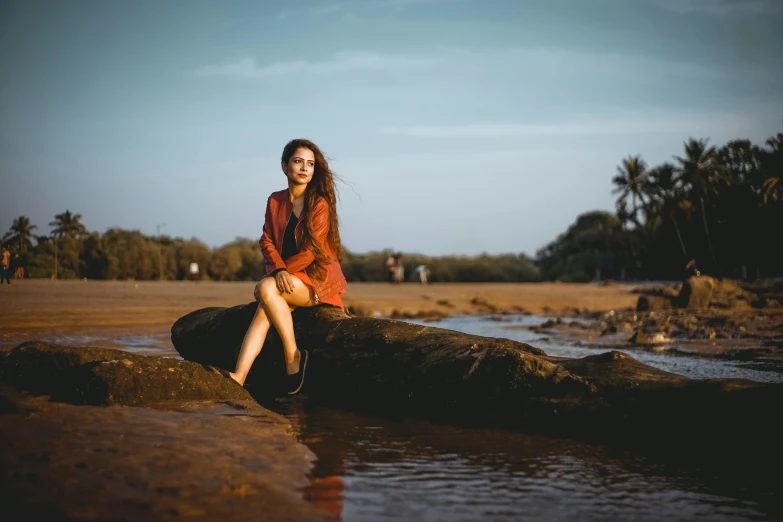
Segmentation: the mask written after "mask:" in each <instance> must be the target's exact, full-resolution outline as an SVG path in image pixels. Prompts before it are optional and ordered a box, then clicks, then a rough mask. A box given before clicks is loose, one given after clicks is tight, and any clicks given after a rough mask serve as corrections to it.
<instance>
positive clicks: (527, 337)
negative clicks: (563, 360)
mask: <svg viewBox="0 0 783 522" xmlns="http://www.w3.org/2000/svg"><path fill="white" fill-rule="evenodd" d="M500 317H501V318H502V320H501V321H497V320H492V319H491V318H490V316H475V315H474V316H468V315H462V316H459V315H458V316H452V317H448V318H446V319H443V320H442V321H438V322H436V323H426V322H423V321H410V322H412V323H416V324H426V325H429V326H435V327H437V328H446V329H449V330H457V331H460V332H465V333H470V334H475V335H483V336H487V337H505V338H507V339H512V340H514V341H520V342H523V343H528V344H530V345H532V346H535V347H536V348H541V349H542V350H544V351H545V352H546V353H547V354H548V355H553V356H557V357H584V356H586V355H596V354H599V353H604V352H607V351H609V350H610V348H606V347H595V346H590V345H589V344H588V343H587V342H582V341H579V342H567V341H564V340H562V339H556V338H553V336H551V335H546V334H540V333H536V332H533V331H531V330H528V329H527V328H525V327H527V326H536V325H540V324H542V323H543V322H545V321H546V320H547V319H548V318H545V317H540V316H535V315H531V316H524V315H508V316H500ZM628 335H630V334H628ZM669 346H673V347H676V346H677V345H676V342H674V343H670V344H669ZM663 348H665V347H661V346H658V347H656V349H663ZM611 349H612V350H617V351H620V352H624V353H627V354H628V355H630V356H631V357H633V358H634V359H636V360H637V361H640V362H643V363H645V364H649V365H650V366H654V367H655V368H659V369H661V370H665V371H667V372H671V373H676V374H679V375H684V376H686V377H691V378H694V379H707V378H709V379H713V378H739V379H750V380H752V381H759V382H783V373H782V372H781V371H780V366H779V365H776V364H772V363H761V362H748V361H730V360H721V359H709V358H705V357H694V356H688V355H681V354H675V353H666V352H662V353H660V352H654V351H648V350H644V349H638V348H634V349H631V348H623V347H617V348H611Z"/></svg>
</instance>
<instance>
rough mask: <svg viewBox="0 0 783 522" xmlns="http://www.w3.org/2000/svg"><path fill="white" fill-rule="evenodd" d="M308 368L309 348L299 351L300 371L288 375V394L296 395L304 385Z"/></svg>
mask: <svg viewBox="0 0 783 522" xmlns="http://www.w3.org/2000/svg"><path fill="white" fill-rule="evenodd" d="M306 369H307V350H300V351H299V371H298V372H296V373H293V374H291V375H288V376H287V377H286V387H287V388H288V395H296V394H297V393H299V390H301V389H302V386H304V378H305V370H306Z"/></svg>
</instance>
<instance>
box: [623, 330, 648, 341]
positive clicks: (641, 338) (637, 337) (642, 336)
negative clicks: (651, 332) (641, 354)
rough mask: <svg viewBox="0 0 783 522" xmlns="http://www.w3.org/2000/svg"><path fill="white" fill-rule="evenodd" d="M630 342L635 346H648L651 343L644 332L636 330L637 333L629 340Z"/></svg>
mask: <svg viewBox="0 0 783 522" xmlns="http://www.w3.org/2000/svg"><path fill="white" fill-rule="evenodd" d="M628 342H629V343H634V344H647V343H648V342H649V339H648V338H647V336H646V335H645V334H644V332H643V331H641V330H636V332H634V334H633V335H632V336H631V338H630V339H628Z"/></svg>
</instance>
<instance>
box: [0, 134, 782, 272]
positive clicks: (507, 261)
mask: <svg viewBox="0 0 783 522" xmlns="http://www.w3.org/2000/svg"><path fill="white" fill-rule="evenodd" d="M781 176H783V133H778V134H777V135H776V136H773V137H771V138H769V139H768V140H767V141H766V143H765V145H764V146H757V145H754V144H752V143H751V142H750V141H749V140H745V139H737V140H732V141H730V142H728V143H726V144H725V145H723V146H722V147H714V146H711V145H710V144H709V141H708V140H707V139H694V138H690V139H688V140H687V141H686V142H685V144H684V151H683V153H682V155H681V156H676V155H675V156H673V160H672V161H671V162H665V163H663V164H661V165H657V166H654V167H652V168H649V167H648V165H647V163H646V162H645V161H644V159H643V158H642V157H641V155H635V156H628V157H627V158H625V159H624V160H622V162H621V164H620V165H619V166H618V167H617V173H616V174H615V175H614V177H613V178H612V183H613V185H614V193H616V194H618V198H617V202H616V209H615V212H614V213H612V212H605V211H592V212H588V213H585V214H583V215H580V216H579V217H578V218H577V219H576V221H575V222H574V224H572V225H571V226H570V227H569V228H568V229H567V230H566V231H565V232H563V233H562V234H560V235H559V236H558V237H557V238H556V239H555V240H554V241H552V242H551V243H549V244H548V245H546V246H545V247H543V248H542V249H540V250H539V251H538V252H537V254H536V257H535V259H531V258H529V257H528V256H526V255H524V254H501V255H487V254H482V255H479V256H442V257H430V256H425V255H422V254H405V255H404V256H403V261H404V263H405V266H406V267H407V268H408V270H407V276H406V278H407V279H408V280H413V273H412V272H413V270H412V269H413V268H414V267H416V266H418V265H420V264H423V265H426V266H427V268H428V269H429V270H430V273H431V281H435V282H437V281H440V282H473V281H475V282H480V281H485V282H523V281H540V280H562V281H590V280H595V279H608V278H611V279H621V280H625V279H677V278H681V277H682V276H683V275H685V266H686V264H687V263H688V261H690V260H691V259H694V260H696V262H697V263H698V267H699V269H700V270H701V271H702V272H703V273H708V274H712V275H716V276H728V277H735V278H743V279H756V278H759V277H770V276H781V275H783V258H782V256H781V254H780V251H781V250H783V249H781V248H780V243H781V241H780V238H781V237H782V234H781V232H782V230H781V229H783V183H781ZM81 219H82V216H81V214H74V213H72V212H71V211H70V210H66V211H65V212H63V213H61V214H57V215H56V216H55V218H54V221H52V222H51V223H49V226H51V227H52V232H51V233H50V234H49V235H43V236H40V235H35V230H36V229H37V227H36V226H35V225H33V224H31V223H30V220H29V219H28V218H27V217H25V216H20V217H19V218H17V219H15V220H14V222H13V224H12V225H11V228H10V230H9V231H8V232H7V233H6V234H5V235H4V236H3V242H4V245H5V246H7V247H8V248H9V250H11V252H12V253H13V260H14V264H17V265H21V266H24V267H25V273H26V276H27V277H36V278H51V277H57V278H64V279H68V278H88V279H136V280H153V279H164V280H172V279H185V278H187V277H188V275H189V266H190V263H192V262H196V263H198V264H199V268H200V273H201V277H202V278H206V279H211V280H217V281H244V280H258V279H259V278H260V277H261V276H262V275H263V274H264V259H263V256H262V255H261V251H260V249H259V247H258V243H257V241H256V240H254V239H248V238H237V239H235V240H234V241H232V242H231V243H228V244H226V245H223V246H221V247H218V248H210V247H208V246H207V245H205V244H204V243H202V242H201V241H199V240H198V239H196V238H191V239H184V238H179V237H173V238H172V237H169V236H166V235H157V236H148V235H144V234H142V233H141V232H139V231H136V230H123V229H120V228H111V229H109V230H107V231H106V232H104V233H103V234H99V233H98V232H90V231H88V230H87V228H86V227H85V226H84V224H83V223H82V222H81ZM392 253H393V252H392V251H390V250H384V251H380V252H370V253H367V254H356V253H352V252H347V253H346V256H345V258H344V259H343V260H342V262H341V264H342V267H343V272H344V273H345V275H346V278H347V279H348V280H349V281H386V280H388V271H387V269H386V259H387V257H388V256H389V255H391V254H392Z"/></svg>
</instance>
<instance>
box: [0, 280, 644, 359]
mask: <svg viewBox="0 0 783 522" xmlns="http://www.w3.org/2000/svg"><path fill="white" fill-rule="evenodd" d="M253 287H254V283H252V282H196V283H194V282H191V281H164V282H156V281H139V282H136V281H50V280H23V281H14V282H13V284H11V285H3V286H2V287H0V348H4V349H9V348H12V347H13V346H16V345H17V344H19V343H21V342H24V341H26V340H31V339H40V338H41V337H47V338H58V337H66V336H67V337H72V338H77V339H78V338H79V336H88V337H98V338H99V339H98V341H97V342H90V343H87V344H92V345H102V346H110V347H117V346H114V345H112V343H111V342H108V341H106V340H107V339H113V338H116V337H122V336H148V337H150V338H153V339H157V340H158V342H161V343H165V342H168V345H167V346H168V348H172V349H173V347H171V345H170V341H167V338H168V334H169V330H170V328H171V325H172V324H173V323H174V322H175V321H176V320H177V319H179V318H180V317H182V316H183V315H185V314H187V313H189V312H192V311H193V310H197V309H199V308H205V307H210V306H220V307H228V306H234V305H238V304H244V303H248V302H250V301H252V300H253ZM631 290H632V286H630V285H610V286H598V285H591V284H572V283H449V284H445V283H444V284H432V285H427V286H423V285H420V284H417V283H405V284H400V285H391V284H388V283H351V284H349V286H348V291H347V293H346V294H345V295H344V296H343V299H344V302H345V304H346V306H347V307H349V308H350V309H351V310H354V311H355V312H357V313H361V314H362V315H379V316H391V315H393V314H395V311H396V313H397V314H411V315H416V314H420V313H423V314H427V313H437V314H443V315H450V314H473V313H488V312H492V311H503V310H508V311H516V312H520V311H522V310H525V311H528V312H531V313H542V312H546V311H550V310H551V311H562V310H570V309H573V308H579V309H580V310H609V309H615V308H623V307H629V306H633V305H635V303H636V298H637V296H636V295H634V294H631ZM102 340H103V341H102ZM107 343H108V344H107Z"/></svg>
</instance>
